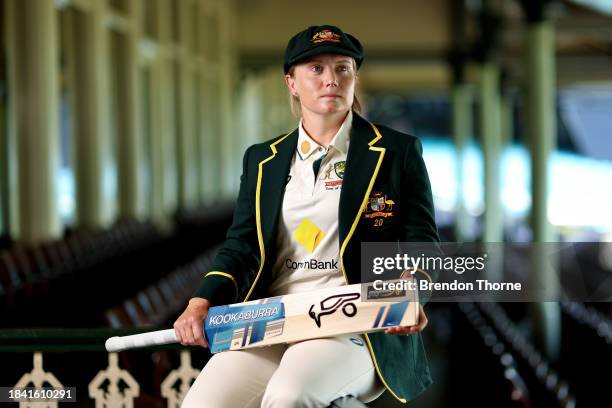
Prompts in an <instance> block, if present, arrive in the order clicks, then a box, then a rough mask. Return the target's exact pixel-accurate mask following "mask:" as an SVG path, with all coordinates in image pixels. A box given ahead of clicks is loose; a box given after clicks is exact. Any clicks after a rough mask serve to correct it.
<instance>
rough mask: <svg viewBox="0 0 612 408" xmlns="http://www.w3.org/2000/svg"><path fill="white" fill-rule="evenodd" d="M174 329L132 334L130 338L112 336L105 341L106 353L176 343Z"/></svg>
mask: <svg viewBox="0 0 612 408" xmlns="http://www.w3.org/2000/svg"><path fill="white" fill-rule="evenodd" d="M177 342H178V340H177V338H176V334H175V332H174V329H168V330H158V331H154V332H149V333H141V334H133V335H130V336H114V337H111V338H109V339H108V340H106V343H105V344H104V345H105V347H106V351H108V352H117V351H122V350H128V349H132V348H139V347H147V346H155V345H160V344H171V343H177Z"/></svg>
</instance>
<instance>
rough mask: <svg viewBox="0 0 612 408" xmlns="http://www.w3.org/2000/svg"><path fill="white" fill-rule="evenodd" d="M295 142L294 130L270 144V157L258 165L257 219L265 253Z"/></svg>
mask: <svg viewBox="0 0 612 408" xmlns="http://www.w3.org/2000/svg"><path fill="white" fill-rule="evenodd" d="M297 140H298V131H297V129H296V130H294V131H293V132H291V133H289V134H288V135H286V136H284V137H282V138H280V139H279V140H277V141H276V142H274V143H273V144H271V145H270V149H271V151H270V156H268V157H267V158H266V159H264V160H262V161H261V162H260V163H259V172H260V175H259V177H261V184H260V191H259V209H260V212H261V214H260V216H259V217H258V224H259V228H260V231H261V235H262V241H263V244H264V247H265V248H264V249H265V250H266V252H267V251H269V250H270V239H271V238H272V234H273V232H274V231H275V229H276V225H277V222H278V215H279V211H280V208H281V206H280V204H281V202H282V199H283V195H284V192H285V186H286V184H287V176H288V174H289V167H290V165H291V158H292V157H293V154H294V151H295V148H296V146H297Z"/></svg>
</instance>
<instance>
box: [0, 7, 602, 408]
mask: <svg viewBox="0 0 612 408" xmlns="http://www.w3.org/2000/svg"><path fill="white" fill-rule="evenodd" d="M0 5H1V8H0V22H1V23H0V24H1V28H2V29H1V30H0V360H2V364H1V367H2V368H1V369H0V386H15V385H17V384H21V385H23V384H24V381H26V380H24V378H26V377H23V376H24V375H25V374H27V373H29V372H30V371H32V370H33V369H34V371H36V372H37V373H38V374H37V375H38V376H39V377H41V376H42V373H43V371H46V372H48V373H53V375H54V377H53V378H51V377H49V376H46V377H44V376H42V377H41V378H43V379H42V380H40V381H43V383H46V384H54V385H57V383H61V384H63V385H64V386H76V387H77V388H78V389H77V392H78V399H79V403H78V406H94V403H95V402H94V400H98V401H100V400H102V399H104V398H109V395H111V394H113V393H118V394H120V395H119V396H117V398H118V399H116V400H114V401H119V400H120V399H121V398H124V399H130V398H135V405H136V406H143V407H145V406H147V407H148V406H160V407H161V406H177V405H176V401H178V400H180V399H181V396H182V393H183V392H184V391H185V389H184V388H183V389H182V388H181V384H187V385H188V384H189V381H190V378H191V377H190V376H193V370H191V371H190V370H189V367H191V366H193V367H195V368H196V369H198V370H199V369H200V368H201V367H202V365H203V364H204V363H205V361H206V360H207V359H208V357H209V355H208V353H207V352H206V351H205V350H196V349H192V350H190V351H187V352H185V351H184V350H183V351H182V352H181V350H182V349H181V348H179V347H171V346H168V347H159V348H157V349H151V350H143V351H133V352H126V353H121V354H120V355H119V359H118V361H116V359H114V357H112V356H110V357H109V356H108V355H107V353H106V352H104V349H103V342H104V339H105V338H106V337H108V336H111V335H115V334H125V333H134V332H139V331H144V330H152V329H155V328H158V327H160V328H161V327H168V326H169V325H171V323H172V322H173V321H174V319H175V318H176V317H177V316H178V313H180V311H182V309H183V308H184V306H185V304H186V302H187V300H188V299H189V297H190V294H191V293H192V292H193V290H195V288H196V287H197V286H198V282H199V280H200V279H201V273H202V272H205V271H207V267H208V265H209V263H210V261H211V257H213V256H214V254H215V251H216V249H217V247H218V245H219V244H220V243H221V242H222V240H223V238H224V235H225V231H226V229H227V227H228V226H229V223H230V222H231V219H232V211H233V207H234V200H235V197H236V193H237V188H238V185H239V176H240V171H241V163H242V161H241V158H242V155H243V152H244V150H245V149H246V147H248V146H249V145H251V144H253V143H256V142H260V141H264V140H267V139H270V138H272V137H275V136H278V135H280V134H282V133H286V132H288V131H290V130H292V129H294V128H295V127H296V126H297V119H296V118H294V117H292V116H291V113H290V109H289V97H288V95H287V91H286V90H285V86H284V82H283V75H282V58H283V52H284V48H285V46H286V42H287V41H288V39H289V38H290V37H291V36H292V35H293V34H295V33H296V32H298V31H301V30H303V29H304V28H306V27H308V26H309V25H318V24H332V25H337V26H339V27H341V28H342V29H343V30H344V31H346V32H349V33H351V34H353V35H355V36H356V37H357V38H359V39H360V41H361V42H362V43H363V45H364V47H365V51H366V59H365V62H364V64H363V66H362V68H361V70H360V72H359V83H358V94H359V96H360V99H361V101H362V103H363V105H364V110H365V112H364V114H365V116H366V117H367V118H368V119H369V120H371V121H373V122H376V123H381V124H385V125H388V126H391V127H394V128H396V129H398V130H400V131H404V132H406V133H410V134H414V135H416V136H418V137H420V138H421V140H422V142H423V146H424V158H425V162H426V164H427V168H428V171H429V174H430V178H431V184H432V190H433V195H434V202H435V207H436V217H437V222H438V226H439V229H440V232H441V235H442V239H443V240H444V241H481V242H508V243H511V244H512V245H514V244H516V248H517V249H516V251H512V252H510V253H508V254H507V255H506V257H507V260H504V262H507V263H510V264H513V265H515V264H516V263H517V262H518V263H520V262H526V261H528V258H529V257H528V254H526V253H525V251H524V250H521V248H522V247H521V245H524V244H526V243H531V242H570V243H572V242H580V243H584V244H585V245H581V246H579V248H580V249H579V250H578V251H577V252H578V253H577V254H576V257H577V258H576V259H578V261H579V262H580V265H581V266H583V265H588V267H589V268H591V269H592V270H594V271H597V272H598V273H599V274H602V275H603V276H607V277H608V278H609V277H612V276H611V275H612V244H610V242H611V241H612V215H611V209H612V2H610V1H605V0H556V1H553V0H550V1H544V0H533V1H529V0H523V1H519V0H504V1H502V0H498V1H493V0H490V1H487V0H427V1H425V0H406V1H399V0H398V1H393V0H379V1H377V2H371V1H366V0H353V1H349V0H336V1H333V2H329V1H320V0H310V1H307V2H306V1H300V2H298V1H285V0H217V1H215V0H0ZM532 262H537V260H532ZM559 265H560V266H559V268H562V267H563V265H564V262H563V259H559ZM535 270H536V271H538V269H537V268H536V269H535ZM543 271H544V269H542V275H543V276H539V277H538V278H541V279H544V281H545V282H550V285H551V290H553V291H554V290H555V288H554V287H555V283H554V276H553V277H551V276H547V274H546V273H545V272H543ZM607 299H608V300H612V299H611V298H610V296H609V295H608V297H607ZM587 300H588V299H587ZM427 313H428V316H429V321H430V323H429V327H428V328H427V330H426V331H425V333H424V335H425V339H426V342H427V346H428V350H429V358H430V363H431V366H432V374H433V377H434V382H435V384H434V385H433V386H432V387H431V388H430V389H429V390H428V391H427V392H426V393H425V394H424V395H422V396H421V397H419V398H418V399H417V400H415V401H411V402H410V404H411V405H412V406H415V407H421V406H422V407H463V406H468V405H471V406H479V405H481V404H489V405H493V406H499V407H574V406H579V407H600V406H602V407H603V406H610V403H611V400H610V397H609V392H608V393H606V389H605V388H604V387H606V386H608V387H609V375H608V374H606V373H607V371H606V370H607V369H609V367H610V365H611V364H612V327H611V324H610V319H611V318H612V307H611V305H610V303H608V302H588V301H585V302H567V301H561V302H547V303H529V304H522V303H491V302H489V303H481V304H479V303H470V302H463V303H460V304H441V303H431V304H429V305H428V306H427ZM113 364H118V365H119V366H120V367H121V368H123V369H125V370H126V371H125V372H124V373H123V374H122V377H121V378H118V377H117V373H116V372H115V373H114V374H112V373H110V371H109V372H106V371H105V372H103V373H101V374H99V375H98V376H97V377H96V374H97V373H98V372H99V371H100V370H107V366H108V367H112V366H113ZM179 367H180V368H179ZM177 370H178V371H177ZM111 371H112V370H111ZM34 377H36V376H34ZM34 377H33V378H34ZM94 377H95V378H96V380H95V381H94ZM36 378H38V377H36ZM26 379H27V378H26ZM45 381H46V382H45ZM54 381H56V382H57V383H54ZM90 383H91V384H90ZM41 384H42V383H41ZM112 384H119V386H118V388H117V389H114V388H112V387H111V385H112ZM88 387H89V388H88ZM98 389H102V390H104V392H105V393H106V394H104V393H102V392H97V391H96V390H98ZM105 395H106V396H105ZM113 395H114V394H113ZM136 395H137V396H136ZM173 401H174V402H173ZM173 404H174V405H173ZM400 405H401V404H399V402H397V401H395V400H394V399H393V397H392V396H390V395H389V393H385V395H383V396H382V397H381V398H379V400H377V401H376V402H374V403H371V404H369V406H372V407H395V406H400ZM109 406H119V405H116V404H113V403H110V405H109Z"/></svg>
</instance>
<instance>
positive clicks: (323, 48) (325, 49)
mask: <svg viewBox="0 0 612 408" xmlns="http://www.w3.org/2000/svg"><path fill="white" fill-rule="evenodd" d="M320 54H339V55H346V56H347V57H352V58H355V59H356V60H358V59H360V56H359V54H357V53H356V52H352V51H350V50H347V49H345V48H340V47H338V46H336V45H333V44H325V45H320V46H318V47H316V48H312V49H310V50H308V51H306V52H304V53H302V54H300V55H298V56H297V57H295V58H293V59H292V60H291V61H289V63H288V64H287V68H289V67H291V66H292V65H295V64H297V63H300V62H302V61H304V60H305V59H307V58H310V57H313V56H315V55H320ZM357 65H359V61H357Z"/></svg>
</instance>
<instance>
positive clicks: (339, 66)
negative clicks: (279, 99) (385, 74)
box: [285, 54, 356, 115]
mask: <svg viewBox="0 0 612 408" xmlns="http://www.w3.org/2000/svg"><path fill="white" fill-rule="evenodd" d="M285 80H286V82H287V87H288V88H289V91H290V92H291V94H292V95H294V96H298V97H299V98H300V105H301V107H302V112H304V111H310V112H312V113H316V114H320V115H325V114H333V113H338V112H348V111H349V110H350V109H351V106H352V105H353V98H354V96H355V80H356V75H355V61H354V60H353V59H352V58H351V57H347V56H344V55H337V54H320V55H316V56H314V57H312V58H310V59H308V60H306V61H304V62H301V63H299V64H296V65H295V66H294V70H293V76H292V75H285Z"/></svg>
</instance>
